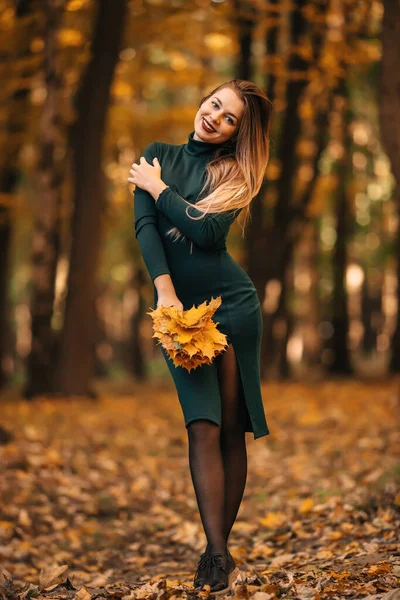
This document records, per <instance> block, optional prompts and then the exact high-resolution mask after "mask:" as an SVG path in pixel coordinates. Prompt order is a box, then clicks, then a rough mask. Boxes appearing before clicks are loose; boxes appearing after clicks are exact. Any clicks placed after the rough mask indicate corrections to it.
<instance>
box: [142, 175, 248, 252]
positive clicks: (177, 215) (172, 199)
mask: <svg viewBox="0 0 400 600" xmlns="http://www.w3.org/2000/svg"><path fill="white" fill-rule="evenodd" d="M160 190H161V191H160ZM150 194H151V195H152V196H153V198H154V200H155V206H156V209H157V210H159V211H161V212H162V213H163V214H164V215H165V216H166V217H167V218H168V219H169V220H170V221H171V223H172V224H173V225H174V226H175V227H177V228H178V229H179V231H180V232H181V233H183V235H185V236H186V237H188V238H189V239H191V240H193V242H194V243H195V244H196V245H197V246H199V247H200V248H202V247H203V248H206V247H207V246H212V245H213V244H215V243H216V242H218V240H220V239H221V238H222V237H225V236H226V235H227V234H228V231H229V228H230V226H231V224H232V223H233V221H234V220H235V219H236V217H237V216H238V215H239V213H240V211H241V210H242V209H234V210H230V211H227V212H224V213H207V214H206V215H204V217H202V218H201V219H198V220H194V219H191V218H190V216H188V215H187V214H186V209H187V208H188V207H189V209H188V213H189V215H191V216H192V217H199V216H200V215H202V214H203V213H202V211H200V210H198V209H197V208H196V207H195V205H193V204H191V203H190V202H187V201H186V200H185V199H184V198H182V197H181V196H179V195H178V194H176V193H175V192H173V191H172V190H171V188H169V187H166V186H165V184H164V183H163V182H162V181H161V183H160V184H158V182H157V183H156V184H154V185H153V187H152V188H151V189H150Z"/></svg>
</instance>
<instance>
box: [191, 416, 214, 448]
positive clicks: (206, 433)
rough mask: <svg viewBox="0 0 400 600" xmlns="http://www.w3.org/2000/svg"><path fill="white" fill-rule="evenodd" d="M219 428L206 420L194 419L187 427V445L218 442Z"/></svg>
mask: <svg viewBox="0 0 400 600" xmlns="http://www.w3.org/2000/svg"><path fill="white" fill-rule="evenodd" d="M220 432H221V426H220V425H218V424H217V423H214V421H210V420H208V419H195V420H194V421H191V422H190V423H189V424H188V426H187V433H188V439H189V443H202V444H209V443H211V444H212V443H215V442H219V439H220Z"/></svg>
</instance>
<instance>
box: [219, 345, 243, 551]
mask: <svg viewBox="0 0 400 600" xmlns="http://www.w3.org/2000/svg"><path fill="white" fill-rule="evenodd" d="M219 382H220V390H221V400H222V424H221V451H222V458H223V467H224V473H225V504H224V532H225V539H226V542H227V541H228V537H229V534H230V531H231V529H232V527H233V524H234V522H235V520H236V516H237V513H238V511H239V507H240V504H241V501H242V497H243V492H244V489H245V485H246V478H247V452H246V439H245V433H246V429H245V427H246V417H247V407H246V403H245V399H244V393H243V387H242V382H241V378H240V372H239V367H238V364H237V359H236V354H235V351H234V348H233V346H232V344H231V345H229V347H228V349H227V350H226V351H225V352H224V353H223V355H222V356H221V363H220V369H219Z"/></svg>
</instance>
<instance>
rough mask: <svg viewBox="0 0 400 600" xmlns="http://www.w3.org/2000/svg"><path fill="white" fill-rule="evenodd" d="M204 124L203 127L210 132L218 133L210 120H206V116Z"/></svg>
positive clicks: (203, 120)
mask: <svg viewBox="0 0 400 600" xmlns="http://www.w3.org/2000/svg"><path fill="white" fill-rule="evenodd" d="M202 125H203V129H205V130H206V131H208V133H216V130H215V129H214V128H213V127H211V125H210V124H209V123H208V121H206V119H205V118H204V117H203V119H202Z"/></svg>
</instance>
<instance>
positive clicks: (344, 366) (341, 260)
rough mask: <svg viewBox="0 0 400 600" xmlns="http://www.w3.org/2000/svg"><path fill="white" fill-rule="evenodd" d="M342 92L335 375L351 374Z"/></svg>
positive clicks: (346, 158)
mask: <svg viewBox="0 0 400 600" xmlns="http://www.w3.org/2000/svg"><path fill="white" fill-rule="evenodd" d="M340 87H341V94H342V95H343V98H344V99H345V105H344V107H343V111H342V139H341V143H342V148H343V155H342V157H341V159H340V162H339V165H338V181H339V187H338V190H337V194H336V242H335V247H334V250H333V257H332V266H333V316H332V326H333V335H332V350H333V361H332V363H331V365H330V368H329V370H330V371H331V372H332V373H335V374H336V375H349V374H351V373H352V367H351V364H350V356H349V350H348V336H349V314H348V300H347V289H346V269H347V245H348V238H349V223H350V220H351V215H350V213H349V198H348V196H347V193H348V192H347V190H348V180H349V176H350V175H351V169H352V165H351V154H350V147H351V139H350V135H349V126H350V118H349V115H350V111H349V108H348V102H349V100H348V93H347V89H346V84H345V82H342V84H341V86H340Z"/></svg>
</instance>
